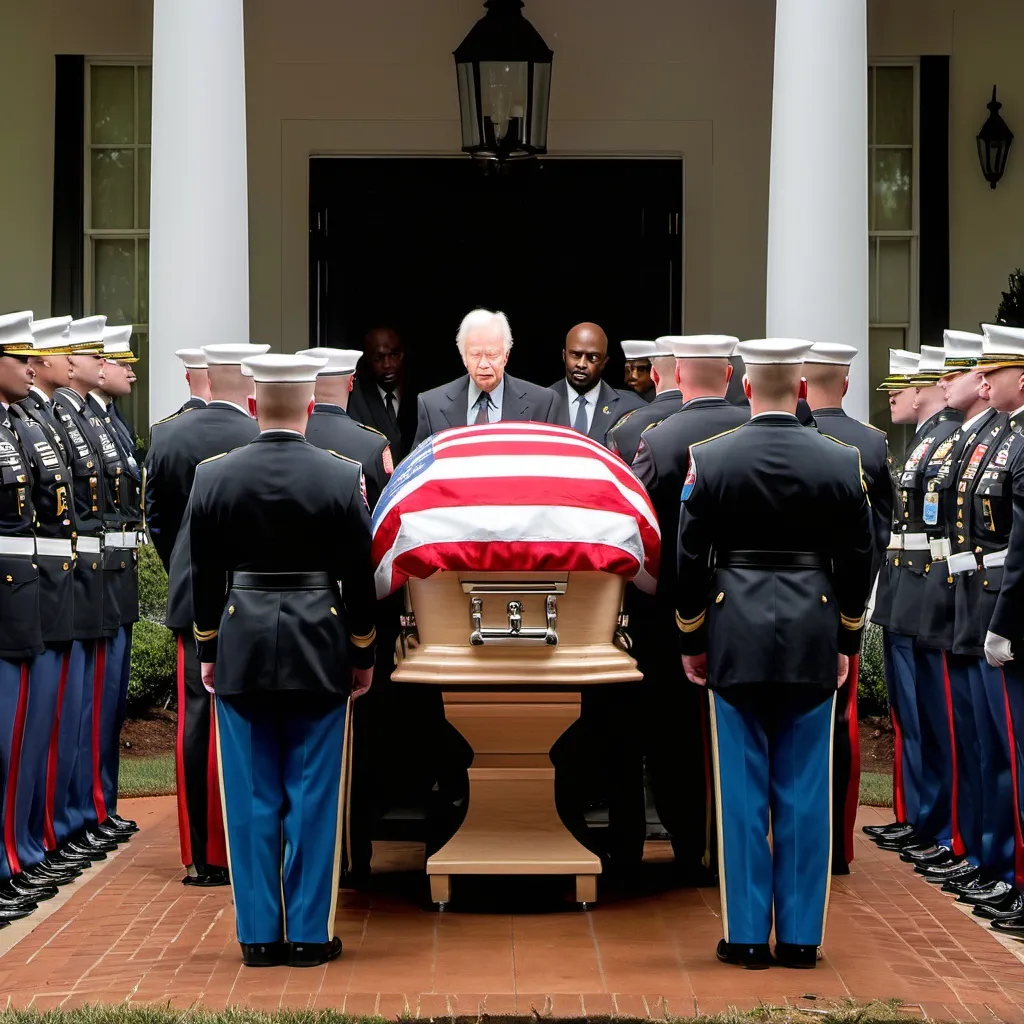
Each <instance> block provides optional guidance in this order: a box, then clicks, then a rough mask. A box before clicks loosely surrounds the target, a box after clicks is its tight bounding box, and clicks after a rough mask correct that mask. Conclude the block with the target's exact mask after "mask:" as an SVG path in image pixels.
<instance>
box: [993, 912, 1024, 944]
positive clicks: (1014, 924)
mask: <svg viewBox="0 0 1024 1024" xmlns="http://www.w3.org/2000/svg"><path fill="white" fill-rule="evenodd" d="M992 929H993V931H997V932H1005V933H1006V934H1007V935H1012V936H1013V937H1014V938H1017V939H1019V938H1022V937H1024V914H1022V915H1020V916H1019V917H1010V918H1007V919H1006V920H1005V921H993V922H992Z"/></svg>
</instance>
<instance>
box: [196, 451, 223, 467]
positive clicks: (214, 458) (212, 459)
mask: <svg viewBox="0 0 1024 1024" xmlns="http://www.w3.org/2000/svg"><path fill="white" fill-rule="evenodd" d="M227 454H228V453H227V452H221V453H220V455H211V456H210V457H209V458H208V459H203V461H202V462H200V463H199V465H200V466H205V465H206V464H207V463H208V462H216V461H217V460H218V459H223V458H224V456H225V455H227Z"/></svg>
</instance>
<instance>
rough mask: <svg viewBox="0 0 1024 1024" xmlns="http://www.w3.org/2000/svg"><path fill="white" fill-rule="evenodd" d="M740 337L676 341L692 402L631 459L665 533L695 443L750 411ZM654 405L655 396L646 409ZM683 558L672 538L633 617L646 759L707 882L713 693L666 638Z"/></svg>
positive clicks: (682, 863) (691, 876)
mask: <svg viewBox="0 0 1024 1024" xmlns="http://www.w3.org/2000/svg"><path fill="white" fill-rule="evenodd" d="M737 341H738V339H737V338H732V337H728V336H726V335H710V334H709V335H695V336H693V337H678V338H673V339H672V340H671V342H670V344H671V348H672V353H673V356H674V357H675V358H676V360H677V364H676V369H675V370H674V372H673V377H674V379H675V380H676V382H678V384H679V386H680V388H681V393H682V396H683V398H684V399H685V401H684V403H683V406H682V409H681V410H680V411H679V412H678V413H675V414H673V415H671V416H669V417H668V418H667V419H666V420H664V421H663V422H661V423H658V424H656V425H655V426H653V427H652V428H651V429H650V430H645V431H644V432H643V436H642V437H641V438H640V440H639V445H638V450H637V454H636V458H635V459H634V460H633V472H634V473H636V475H637V476H638V477H639V478H640V480H641V482H642V483H643V485H644V486H645V487H646V488H647V491H648V493H649V494H650V496H651V501H652V502H653V503H654V508H655V510H656V511H657V513H658V522H659V523H660V524H661V531H662V537H664V538H675V537H677V536H678V533H679V495H680V494H681V493H682V490H683V481H684V480H685V479H686V474H687V471H688V470H689V466H690V446H691V445H694V444H697V443H698V442H700V441H706V440H707V439H708V438H710V437H715V436H717V435H718V434H722V433H725V432H726V431H727V430H732V429H733V428H734V427H738V426H739V425H740V424H741V423H744V422H745V421H746V420H747V419H748V417H749V411H748V410H747V409H746V408H739V407H737V406H735V405H732V404H731V403H730V402H727V401H726V399H725V393H726V391H727V390H728V387H729V380H730V378H731V376H732V366H731V364H730V362H729V359H730V357H731V356H732V355H733V353H734V352H735V350H736V343H737ZM656 405H657V400H655V401H654V402H652V403H651V405H650V406H649V407H648V408H653V407H654V406H656ZM676 559H677V552H676V545H675V544H674V543H673V541H672V540H668V541H667V542H666V543H664V544H662V548H661V566H660V568H659V570H658V590H657V593H656V595H655V597H654V598H653V600H651V599H649V598H646V597H645V596H644V595H641V594H640V593H639V592H636V593H634V594H633V597H634V599H635V601H636V602H637V604H638V605H639V607H638V608H637V612H636V613H635V614H632V615H631V617H630V635H631V636H632V637H633V641H634V645H635V651H636V657H637V661H638V664H639V666H640V670H641V671H642V672H643V674H644V698H645V699H644V719H643V730H644V758H645V762H646V765H647V775H648V780H649V783H650V786H651V792H652V796H653V798H654V804H655V807H656V809H657V812H658V818H659V820H660V821H661V823H662V825H664V826H665V829H666V831H667V832H668V834H669V836H670V837H671V839H672V850H673V853H674V854H675V859H676V864H677V866H678V869H679V871H680V873H681V874H682V876H683V878H684V879H686V880H691V881H694V882H696V883H708V882H710V881H711V880H712V879H713V877H714V875H713V872H714V868H715V862H714V861H713V860H712V857H713V852H712V827H713V824H714V801H713V796H712V786H713V784H714V783H713V780H712V778H711V748H710V744H709V742H708V732H707V728H708V723H707V718H708V708H707V696H706V694H705V692H704V691H702V690H700V689H699V688H698V687H695V686H688V685H687V684H686V679H685V677H684V676H683V672H682V668H681V666H680V664H679V657H678V652H677V651H676V650H675V649H674V646H673V645H666V643H665V637H666V636H671V635H672V632H673V631H674V630H675V600H676Z"/></svg>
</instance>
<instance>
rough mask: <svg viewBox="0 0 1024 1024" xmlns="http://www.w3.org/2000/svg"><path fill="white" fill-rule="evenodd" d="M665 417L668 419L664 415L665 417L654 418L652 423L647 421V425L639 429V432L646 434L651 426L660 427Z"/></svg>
mask: <svg viewBox="0 0 1024 1024" xmlns="http://www.w3.org/2000/svg"><path fill="white" fill-rule="evenodd" d="M666 419H668V417H667V416H666V417H665V419H660V420H655V421H654V422H653V423H648V424H647V426H646V427H644V428H643V430H641V431H640V433H641V434H646V433H647V431H648V430H650V429H651V427H660V426H661V424H662V423H664V422H665V420H666Z"/></svg>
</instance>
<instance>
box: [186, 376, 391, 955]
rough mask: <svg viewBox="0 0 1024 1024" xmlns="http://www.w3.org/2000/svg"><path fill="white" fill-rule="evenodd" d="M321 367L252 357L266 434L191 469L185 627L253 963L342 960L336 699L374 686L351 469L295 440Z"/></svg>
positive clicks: (369, 597)
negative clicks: (211, 725)
mask: <svg viewBox="0 0 1024 1024" xmlns="http://www.w3.org/2000/svg"><path fill="white" fill-rule="evenodd" d="M322 366H323V361H322V360H313V359H309V358H304V357H297V356H262V357H257V358H254V359H252V360H250V361H249V367H250V368H251V370H252V372H253V375H254V379H255V381H256V415H257V417H258V419H259V423H260V428H261V431H262V432H261V434H260V435H259V437H258V438H257V439H256V440H255V441H253V442H252V443H251V444H249V445H247V446H246V447H244V448H241V449H239V450H237V451H234V452H231V453H230V454H228V455H225V456H223V457H221V458H218V459H214V460H211V461H209V462H207V463H206V464H204V465H203V466H201V467H200V468H199V470H198V471H197V473H196V478H195V487H194V488H193V492H192V497H191V500H190V503H189V513H188V515H189V526H188V531H189V539H190V546H191V566H192V571H191V580H192V597H193V607H194V609H195V635H196V639H197V642H198V647H199V660H200V662H201V664H202V675H203V682H204V685H206V686H207V687H208V688H209V689H211V690H212V691H213V692H215V693H216V703H217V730H218V736H219V753H220V770H221V785H222V787H223V792H224V801H225V807H224V810H225V817H226V820H227V829H228V838H229V843H228V847H229V855H230V856H231V883H232V886H233V888H234V902H235V922H236V930H237V935H238V941H239V943H240V944H241V947H242V959H243V962H244V963H245V964H247V965H248V966H252V967H269V966H274V965H277V964H285V963H287V964H290V965H291V966H293V967H314V966H318V965H320V964H323V963H326V962H327V961H329V960H333V959H335V958H336V957H338V956H339V955H340V954H341V940H340V939H338V938H336V937H334V935H333V932H334V910H335V900H336V898H337V889H338V866H339V858H340V843H341V828H340V823H341V818H342V810H343V809H342V806H341V804H342V800H341V796H340V794H341V792H342V790H343V787H342V765H343V763H344V756H345V754H344V750H343V746H344V736H345V716H346V704H347V699H348V697H349V695H350V694H351V695H353V696H357V695H358V694H360V693H361V692H364V691H365V690H366V689H368V688H369V686H370V682H371V677H372V671H373V656H374V641H375V633H374V627H373V617H374V604H375V596H374V584H373V569H372V566H371V562H370V514H369V509H368V508H367V505H366V498H365V496H364V495H363V493H362V488H363V484H362V470H361V467H360V465H359V463H357V462H354V461H352V460H350V459H346V458H343V457H342V456H339V455H335V454H334V453H332V452H326V451H323V450H321V449H319V448H316V447H314V446H313V445H311V444H309V443H308V442H307V441H306V440H305V438H304V436H303V431H304V429H305V427H306V422H307V419H308V417H309V414H310V410H311V409H312V406H313V382H314V381H315V379H316V374H317V371H318V370H319V369H321V368H322ZM197 415H198V414H197Z"/></svg>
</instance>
